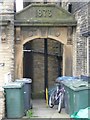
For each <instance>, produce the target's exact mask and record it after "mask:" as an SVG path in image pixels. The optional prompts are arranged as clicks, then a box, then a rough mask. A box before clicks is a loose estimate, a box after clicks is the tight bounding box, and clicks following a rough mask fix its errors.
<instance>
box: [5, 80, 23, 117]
mask: <svg viewBox="0 0 90 120" xmlns="http://www.w3.org/2000/svg"><path fill="white" fill-rule="evenodd" d="M23 91H24V90H23V84H22V83H14V82H11V83H8V84H6V85H5V86H4V92H5V103H6V117H7V118H21V117H23V115H24V95H23Z"/></svg>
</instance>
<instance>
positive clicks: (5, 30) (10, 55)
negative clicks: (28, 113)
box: [0, 0, 14, 119]
mask: <svg viewBox="0 0 90 120" xmlns="http://www.w3.org/2000/svg"><path fill="white" fill-rule="evenodd" d="M13 8H14V6H13V0H9V1H8V2H7V0H3V1H2V2H1V3H0V25H1V26H0V33H1V34H0V119H1V118H2V117H4V110H5V109H4V107H5V106H4V95H3V88H2V86H3V85H4V84H5V83H7V82H9V81H13V80H14V13H13V11H14V9H13Z"/></svg>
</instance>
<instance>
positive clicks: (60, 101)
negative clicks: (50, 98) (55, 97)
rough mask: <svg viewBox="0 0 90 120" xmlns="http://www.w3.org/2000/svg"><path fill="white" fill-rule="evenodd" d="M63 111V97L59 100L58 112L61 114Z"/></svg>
mask: <svg viewBox="0 0 90 120" xmlns="http://www.w3.org/2000/svg"><path fill="white" fill-rule="evenodd" d="M61 109H62V97H61V96H60V98H59V104H58V112H59V113H60V112H61Z"/></svg>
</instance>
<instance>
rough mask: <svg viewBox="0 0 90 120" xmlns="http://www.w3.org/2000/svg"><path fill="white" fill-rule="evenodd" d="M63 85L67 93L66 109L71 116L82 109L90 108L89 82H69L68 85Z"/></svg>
mask: <svg viewBox="0 0 90 120" xmlns="http://www.w3.org/2000/svg"><path fill="white" fill-rule="evenodd" d="M63 84H64V88H65V91H66V92H67V93H66V98H67V99H66V100H65V103H66V106H65V108H66V110H68V113H69V114H70V115H71V114H73V113H74V112H76V111H78V110H80V109H83V108H85V107H87V106H90V103H89V101H90V97H89V92H90V85H89V84H88V82H85V81H82V80H76V81H72V82H70V81H68V83H67V82H66V83H65V82H64V83H63ZM67 107H68V108H67Z"/></svg>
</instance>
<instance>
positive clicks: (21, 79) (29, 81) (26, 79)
mask: <svg viewBox="0 0 90 120" xmlns="http://www.w3.org/2000/svg"><path fill="white" fill-rule="evenodd" d="M15 81H16V82H23V83H32V79H30V78H20V79H16V80H15Z"/></svg>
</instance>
